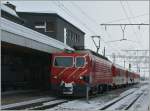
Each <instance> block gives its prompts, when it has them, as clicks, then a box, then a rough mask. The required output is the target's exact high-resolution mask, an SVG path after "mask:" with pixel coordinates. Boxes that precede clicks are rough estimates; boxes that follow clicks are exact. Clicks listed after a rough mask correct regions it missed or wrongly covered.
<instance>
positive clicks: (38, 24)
mask: <svg viewBox="0 0 150 111" xmlns="http://www.w3.org/2000/svg"><path fill="white" fill-rule="evenodd" d="M35 28H36V29H45V28H46V25H45V22H43V21H40V22H35Z"/></svg>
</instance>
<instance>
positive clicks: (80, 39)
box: [57, 18, 84, 47]
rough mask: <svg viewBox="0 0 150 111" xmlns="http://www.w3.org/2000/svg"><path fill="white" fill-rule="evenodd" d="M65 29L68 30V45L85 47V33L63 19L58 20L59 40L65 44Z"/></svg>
mask: <svg viewBox="0 0 150 111" xmlns="http://www.w3.org/2000/svg"><path fill="white" fill-rule="evenodd" d="M64 28H66V43H67V45H69V46H71V47H74V46H83V47H84V33H82V32H81V31H79V30H78V29H77V28H75V27H74V26H73V25H71V24H68V23H67V22H65V21H64V20H63V19H60V18H57V39H58V40H60V41H62V42H64Z"/></svg>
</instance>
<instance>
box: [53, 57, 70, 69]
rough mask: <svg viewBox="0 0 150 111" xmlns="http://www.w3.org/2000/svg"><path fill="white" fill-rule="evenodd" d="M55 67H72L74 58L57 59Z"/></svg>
mask: <svg viewBox="0 0 150 111" xmlns="http://www.w3.org/2000/svg"><path fill="white" fill-rule="evenodd" d="M54 65H55V66H57V67H72V66H73V57H56V58H55V61H54Z"/></svg>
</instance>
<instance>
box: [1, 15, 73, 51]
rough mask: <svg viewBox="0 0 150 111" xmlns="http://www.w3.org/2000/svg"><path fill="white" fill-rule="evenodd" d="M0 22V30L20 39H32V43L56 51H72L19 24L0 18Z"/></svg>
mask: <svg viewBox="0 0 150 111" xmlns="http://www.w3.org/2000/svg"><path fill="white" fill-rule="evenodd" d="M0 22H1V27H0V28H1V30H4V31H7V32H11V33H13V34H17V35H20V37H21V36H23V37H25V38H28V39H32V40H34V41H37V42H41V43H44V44H46V45H49V46H50V47H54V48H57V49H61V50H63V49H69V50H74V49H72V48H71V47H69V46H68V45H65V44H64V43H62V42H60V41H58V40H55V39H53V38H51V37H48V36H46V35H44V34H41V33H39V32H37V31H34V30H32V29H29V28H27V27H24V26H22V25H20V24H17V23H14V22H12V21H9V20H7V19H5V18H2V17H1V18H0Z"/></svg>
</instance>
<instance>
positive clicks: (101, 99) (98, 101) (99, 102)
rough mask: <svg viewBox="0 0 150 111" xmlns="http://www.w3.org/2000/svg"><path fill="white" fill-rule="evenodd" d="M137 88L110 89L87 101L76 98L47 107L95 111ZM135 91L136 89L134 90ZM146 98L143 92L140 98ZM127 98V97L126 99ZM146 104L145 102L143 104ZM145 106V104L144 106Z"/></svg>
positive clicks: (60, 109) (71, 110)
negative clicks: (121, 90) (119, 90)
mask: <svg viewBox="0 0 150 111" xmlns="http://www.w3.org/2000/svg"><path fill="white" fill-rule="evenodd" d="M146 87H147V85H144V86H142V87H141V88H140V89H141V91H142V90H143V89H146ZM135 90H137V88H131V89H129V90H126V91H124V92H123V93H120V94H118V90H116V91H112V93H106V94H101V95H98V96H97V97H94V98H91V99H90V100H89V103H87V102H86V99H85V98H84V99H78V100H73V101H69V102H67V103H63V104H61V105H58V106H56V107H54V108H52V109H49V111H54V110H55V111H56V110H57V111H83V110H84V111H85V110H86V111H91V110H92V111H94V110H95V111H96V110H98V109H100V107H102V106H104V105H105V104H107V103H108V102H110V101H111V100H114V99H117V98H120V97H122V96H124V95H127V94H129V93H131V92H133V91H135ZM135 92H136V91H135ZM146 98H147V95H146V94H145V97H144V96H143V99H142V98H141V100H143V101H144V102H146V103H147V101H148V100H147V101H146V100H145V99H146ZM128 100H129V99H128ZM139 104H141V103H137V105H136V107H138V106H139ZM145 105H146V104H145ZM144 107H146V106H144Z"/></svg>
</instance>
